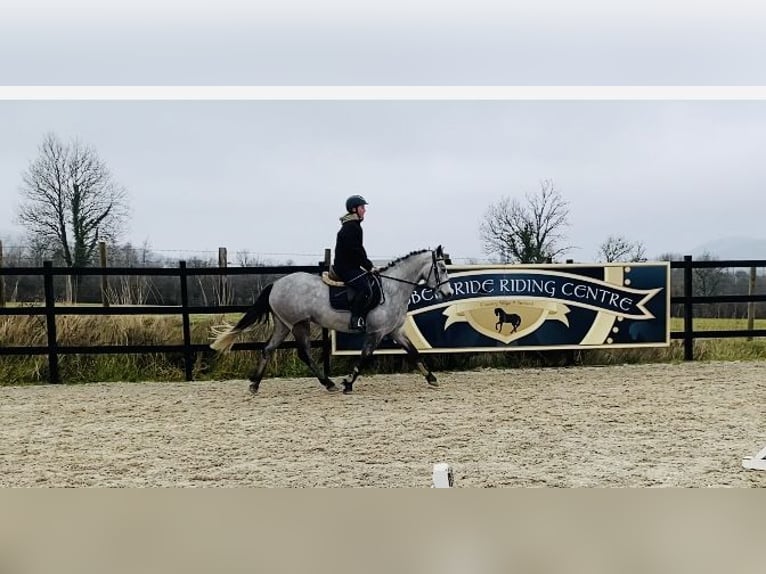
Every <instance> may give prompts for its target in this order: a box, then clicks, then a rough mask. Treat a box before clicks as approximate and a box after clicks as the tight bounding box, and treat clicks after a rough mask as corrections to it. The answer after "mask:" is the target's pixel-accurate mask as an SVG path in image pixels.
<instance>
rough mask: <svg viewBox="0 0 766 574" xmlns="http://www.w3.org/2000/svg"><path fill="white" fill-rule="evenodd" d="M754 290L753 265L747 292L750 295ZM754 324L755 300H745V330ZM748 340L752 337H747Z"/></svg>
mask: <svg viewBox="0 0 766 574" xmlns="http://www.w3.org/2000/svg"><path fill="white" fill-rule="evenodd" d="M753 291H755V267H751V268H750V283H749V284H748V288H747V294H748V295H752V294H753ZM754 326H755V302H753V301H748V302H747V330H748V331H752V330H753V327H754ZM747 340H748V341H752V340H753V337H752V336H751V337H748V338H747Z"/></svg>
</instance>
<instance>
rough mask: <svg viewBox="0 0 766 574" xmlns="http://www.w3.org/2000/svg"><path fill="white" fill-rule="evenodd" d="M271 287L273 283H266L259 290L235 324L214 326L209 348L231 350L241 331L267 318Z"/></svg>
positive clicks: (269, 310)
mask: <svg viewBox="0 0 766 574" xmlns="http://www.w3.org/2000/svg"><path fill="white" fill-rule="evenodd" d="M272 287H274V284H273V283H272V284H270V285H267V286H266V288H265V289H264V290H263V291H261V294H260V295H259V296H258V299H256V301H255V304H254V305H253V306H252V307H251V308H250V309H248V310H247V312H246V313H245V314H244V315H243V316H242V318H241V319H240V320H239V321H238V322H237V324H236V325H234V326H232V325H225V326H224V327H223V328H217V329H216V328H214V329H213V333H214V334H215V335H216V337H215V339H214V340H213V342H212V343H211V344H210V348H211V349H213V350H214V351H218V352H219V353H226V352H228V351H230V350H231V348H232V346H233V345H234V341H236V340H237V336H239V334H240V333H241V332H242V331H244V330H246V329H247V328H248V327H250V326H252V325H254V324H256V323H262V322H263V321H265V320H267V319H268V318H269V314H270V313H271V305H269V295H270V294H271V288H272Z"/></svg>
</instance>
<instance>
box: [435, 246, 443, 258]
mask: <svg viewBox="0 0 766 574" xmlns="http://www.w3.org/2000/svg"><path fill="white" fill-rule="evenodd" d="M436 256H437V257H443V256H444V251H443V250H442V246H441V245H439V246H438V247H437V248H436Z"/></svg>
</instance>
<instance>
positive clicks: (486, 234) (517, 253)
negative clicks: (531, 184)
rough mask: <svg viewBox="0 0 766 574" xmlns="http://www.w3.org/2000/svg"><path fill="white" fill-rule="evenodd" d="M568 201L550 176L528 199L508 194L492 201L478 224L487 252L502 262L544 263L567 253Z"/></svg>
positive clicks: (527, 196)
mask: <svg viewBox="0 0 766 574" xmlns="http://www.w3.org/2000/svg"><path fill="white" fill-rule="evenodd" d="M568 217H569V204H568V203H567V201H565V200H564V198H563V197H562V195H561V193H560V192H559V191H558V190H557V189H556V188H555V186H554V185H553V182H552V181H550V180H545V181H542V182H541V184H540V191H539V192H538V193H537V194H527V195H526V196H525V202H523V203H522V202H521V201H519V200H518V199H510V198H509V197H503V198H501V199H500V200H499V201H498V202H497V203H494V204H491V205H490V206H489V208H488V209H487V211H486V213H485V214H484V219H483V220H482V222H481V225H480V227H479V232H480V235H481V240H482V243H483V246H484V252H485V253H488V254H492V255H496V256H497V257H499V259H500V260H501V261H502V262H503V263H545V262H547V261H551V260H553V259H554V258H555V257H557V256H559V255H562V254H564V253H565V252H566V251H568V250H569V247H567V246H562V245H561V241H563V239H564V236H563V233H562V230H563V228H564V227H566V226H567V225H569V223H568V221H567V218H568Z"/></svg>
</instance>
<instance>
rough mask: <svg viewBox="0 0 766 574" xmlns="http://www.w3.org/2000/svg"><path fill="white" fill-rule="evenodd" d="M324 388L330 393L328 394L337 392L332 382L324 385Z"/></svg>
mask: <svg viewBox="0 0 766 574" xmlns="http://www.w3.org/2000/svg"><path fill="white" fill-rule="evenodd" d="M324 388H325V389H327V391H328V392H330V393H334V392H337V391H338V390H339V389H338V387H337V385H336V384H335V383H333V382H332V381H331V382H330V384H328V385H325V386H324Z"/></svg>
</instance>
